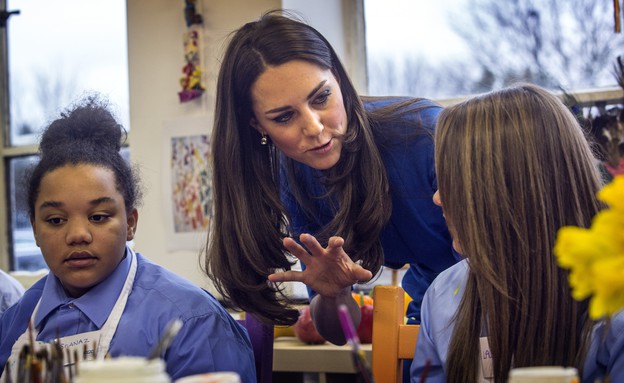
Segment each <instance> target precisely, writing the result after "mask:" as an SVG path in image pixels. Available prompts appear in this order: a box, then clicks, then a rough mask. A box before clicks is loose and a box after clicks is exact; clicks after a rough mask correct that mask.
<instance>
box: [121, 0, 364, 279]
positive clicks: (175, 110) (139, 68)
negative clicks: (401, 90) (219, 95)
mask: <svg viewBox="0 0 624 383" xmlns="http://www.w3.org/2000/svg"><path fill="white" fill-rule="evenodd" d="M345 1H348V2H352V1H353V0H345ZM358 1H359V0H358ZM198 3H199V4H198V9H199V10H200V11H201V12H202V14H203V17H204V31H203V33H204V35H203V36H202V40H201V44H202V46H203V50H202V54H201V58H202V66H203V70H204V75H205V76H204V83H205V86H206V88H207V89H206V92H205V94H204V95H203V96H202V98H201V100H199V101H191V102H188V103H183V104H181V103H180V102H179V101H178V96H177V93H178V91H179V90H180V85H179V78H180V77H181V75H182V73H181V69H182V66H183V65H184V47H183V34H184V32H185V31H186V24H185V21H184V14H183V10H184V2H183V1H181V0H176V1H174V0H128V1H127V15H128V51H129V52H128V61H129V78H130V126H131V132H130V138H129V140H130V147H131V149H130V150H131V156H132V160H133V161H135V162H137V163H138V164H139V166H140V167H141V171H142V178H143V182H144V184H145V186H146V193H145V197H144V204H143V206H142V207H141V209H140V216H139V225H138V231H137V235H136V239H135V249H136V250H137V251H139V252H140V253H142V254H143V255H144V256H146V257H147V258H149V259H151V260H153V261H154V262H156V263H158V264H160V265H163V266H165V267H167V268H169V269H170V270H172V271H174V272H176V273H178V274H180V275H182V276H184V277H186V278H188V279H190V280H191V281H193V282H195V283H197V284H199V285H201V286H204V287H206V288H208V289H210V290H213V289H212V288H210V285H209V283H208V280H207V278H206V277H205V276H204V275H203V273H202V271H201V269H200V260H201V251H200V249H197V250H195V251H190V250H176V251H169V250H168V247H169V246H168V244H167V228H168V226H167V225H168V223H167V222H168V221H167V220H168V219H170V217H169V216H167V215H166V214H165V212H164V209H163V200H164V193H163V183H164V179H163V171H162V169H163V162H164V161H165V158H164V156H163V149H162V148H163V140H164V137H165V136H166V134H165V133H164V130H163V126H164V124H165V122H167V121H171V120H174V119H179V118H184V117H196V116H205V117H206V118H207V120H208V121H212V119H213V107H214V93H215V91H214V89H215V84H216V77H217V71H218V62H219V57H220V56H221V54H222V51H223V49H224V40H225V38H226V37H227V35H228V34H229V33H230V32H231V31H233V30H234V29H236V28H238V27H240V26H241V25H242V24H244V23H245V22H248V21H251V20H253V19H256V18H258V17H259V16H260V15H261V14H262V13H263V12H265V11H267V10H269V9H276V8H280V7H281V5H282V1H280V0H253V1H251V0H250V1H245V0H200V1H198ZM286 3H288V4H286ZM308 3H309V5H306V4H308ZM284 4H285V5H284V7H285V8H295V9H296V8H297V7H301V8H304V9H301V11H302V12H303V13H304V14H305V12H309V14H310V17H309V18H308V19H309V21H310V23H311V24H312V25H314V26H316V27H317V28H318V29H320V30H321V31H322V32H323V33H324V34H325V35H326V36H327V37H328V39H329V40H330V41H331V42H332V44H333V45H334V46H335V47H336V48H337V50H338V51H339V54H340V55H348V54H349V53H348V52H347V51H348V50H346V49H345V43H344V41H342V40H344V38H343V37H342V36H344V29H343V27H342V23H341V22H340V20H341V19H344V18H343V14H342V11H341V10H340V9H342V8H341V7H339V6H337V5H336V4H341V2H340V1H333V0H321V1H310V2H308V1H304V0H289V1H284ZM320 4H323V7H328V8H326V9H324V12H320V13H319V11H318V9H319V8H320V6H319V5H320ZM312 5H313V6H312ZM306 8H308V9H306ZM313 9H316V11H315V13H312V10H313ZM325 11H327V12H325ZM306 18H307V16H306ZM321 21H325V22H324V23H321ZM315 23H319V26H317V25H316V24H315ZM345 61H348V60H346V58H345ZM345 64H346V63H345ZM209 131H210V126H206V132H209ZM204 235H205V234H202V235H198V236H197V238H195V241H196V242H197V243H198V244H199V243H203V238H204Z"/></svg>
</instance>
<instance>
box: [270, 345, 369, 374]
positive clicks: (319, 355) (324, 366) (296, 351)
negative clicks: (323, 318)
mask: <svg viewBox="0 0 624 383" xmlns="http://www.w3.org/2000/svg"><path fill="white" fill-rule="evenodd" d="M361 348H362V350H363V351H364V356H365V358H366V362H367V363H368V366H369V367H370V366H371V360H372V346H371V345H370V344H363V345H361ZM273 371H274V372H281V371H285V372H303V373H318V374H319V378H320V379H319V382H324V381H325V380H324V375H325V373H355V368H354V365H353V359H352V355H351V346H349V345H344V346H336V345H334V344H331V343H329V342H326V343H324V344H305V343H303V342H301V341H300V340H298V339H297V338H296V337H291V336H284V337H278V338H276V339H275V343H274V348H273Z"/></svg>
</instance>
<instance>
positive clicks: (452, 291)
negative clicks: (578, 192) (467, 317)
mask: <svg viewBox="0 0 624 383" xmlns="http://www.w3.org/2000/svg"><path fill="white" fill-rule="evenodd" d="M468 267H469V266H468V261H467V260H463V261H461V262H460V263H458V264H456V265H455V266H453V267H451V268H449V269H448V270H446V271H444V272H442V273H441V274H440V275H439V276H438V278H436V280H435V281H434V282H433V283H432V284H431V287H430V288H429V289H428V290H427V293H426V294H425V298H424V300H423V305H422V322H421V325H420V332H419V334H418V342H417V343H416V351H415V354H414V360H413V362H412V366H411V373H410V375H411V381H412V382H413V383H416V382H418V381H419V379H420V376H421V374H422V372H423V369H424V368H425V363H426V361H427V360H428V359H429V360H431V365H430V367H429V372H428V374H427V383H444V382H446V374H445V365H446V360H447V357H448V348H449V343H450V340H451V337H452V335H453V330H454V328H455V325H454V321H453V317H454V315H455V312H456V311H457V308H458V307H459V303H460V301H461V299H462V295H463V291H464V290H465V289H464V287H465V285H466V280H467V277H468ZM605 374H609V376H610V379H611V381H612V382H624V311H622V312H620V313H618V314H617V315H615V316H614V317H613V318H612V319H611V321H610V323H609V324H608V325H607V324H606V322H605V321H600V322H598V323H597V324H596V325H595V326H594V329H593V333H592V338H591V342H590V347H589V349H588V351H587V354H586V356H585V363H584V366H583V372H582V377H581V381H582V382H587V383H594V381H596V379H598V378H603V377H604V376H605Z"/></svg>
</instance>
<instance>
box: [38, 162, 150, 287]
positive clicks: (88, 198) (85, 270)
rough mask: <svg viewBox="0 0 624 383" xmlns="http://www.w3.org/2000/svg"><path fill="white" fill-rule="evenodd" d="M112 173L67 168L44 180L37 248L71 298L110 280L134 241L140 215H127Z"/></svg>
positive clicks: (85, 167)
mask: <svg viewBox="0 0 624 383" xmlns="http://www.w3.org/2000/svg"><path fill="white" fill-rule="evenodd" d="M115 181H116V180H115V175H114V173H113V172H112V171H111V170H110V169H105V168H103V167H99V166H93V165H76V166H73V165H67V166H63V167H60V168H58V169H55V170H52V171H51V172H49V173H47V174H46V175H44V176H43V178H42V179H41V184H40V186H39V195H38V196H37V200H36V201H35V210H34V218H33V220H32V222H31V224H32V227H33V232H34V234H35V240H36V242H37V246H39V247H40V248H41V253H42V254H43V257H44V259H45V261H46V263H47V264H48V267H49V268H50V271H51V272H52V273H53V274H54V275H55V276H56V277H57V278H58V279H59V280H60V281H61V283H62V284H63V287H64V288H65V290H66V291H67V293H68V294H69V295H70V296H72V297H79V296H81V295H82V294H84V293H85V292H87V291H89V289H91V288H92V287H93V286H95V285H97V284H98V283H100V282H102V281H103V280H104V279H106V277H108V276H109V275H110V274H111V273H112V272H113V271H114V270H115V268H116V267H117V265H118V264H119V262H120V261H121V260H122V259H123V256H124V254H125V249H126V241H129V240H131V239H132V238H133V237H134V232H135V229H136V224H137V219H138V213H137V210H136V209H134V210H133V211H131V212H130V213H129V214H126V207H125V203H124V197H123V196H122V195H121V194H120V193H119V191H118V190H117V188H116V187H115V185H116V182H115Z"/></svg>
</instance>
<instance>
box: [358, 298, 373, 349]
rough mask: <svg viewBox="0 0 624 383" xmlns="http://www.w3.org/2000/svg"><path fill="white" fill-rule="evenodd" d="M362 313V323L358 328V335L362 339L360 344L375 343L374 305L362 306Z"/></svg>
mask: <svg viewBox="0 0 624 383" xmlns="http://www.w3.org/2000/svg"><path fill="white" fill-rule="evenodd" d="M360 311H361V312H362V321H361V322H360V325H359V326H358V328H357V335H358V338H360V343H362V344H364V343H372V342H373V305H362V306H361V307H360Z"/></svg>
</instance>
